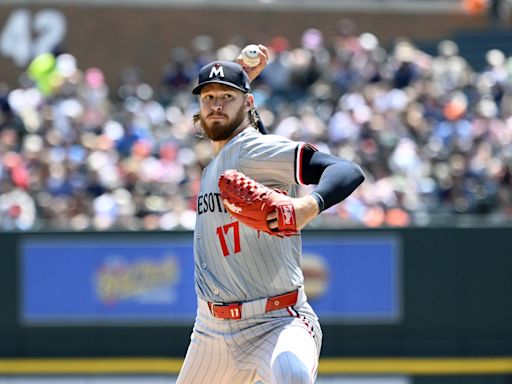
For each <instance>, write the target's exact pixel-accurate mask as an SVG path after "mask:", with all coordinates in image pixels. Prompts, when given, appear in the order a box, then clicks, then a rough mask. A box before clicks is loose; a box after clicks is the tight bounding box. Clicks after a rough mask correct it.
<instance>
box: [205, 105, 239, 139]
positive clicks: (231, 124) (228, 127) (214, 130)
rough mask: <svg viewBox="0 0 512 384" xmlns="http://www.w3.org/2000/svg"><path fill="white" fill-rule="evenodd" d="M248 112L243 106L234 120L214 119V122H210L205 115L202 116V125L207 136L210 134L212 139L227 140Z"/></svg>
mask: <svg viewBox="0 0 512 384" xmlns="http://www.w3.org/2000/svg"><path fill="white" fill-rule="evenodd" d="M246 113H247V112H246V111H245V110H244V109H243V108H241V109H240V111H239V112H238V114H237V115H236V116H235V117H234V118H233V120H228V121H226V122H222V121H214V122H212V123H209V122H208V120H207V119H205V118H204V117H203V116H200V120H201V127H202V128H203V131H204V133H205V134H206V136H208V138H209V139H210V140H212V141H222V140H227V139H229V138H230V137H231V135H232V134H233V132H234V131H235V130H236V129H237V128H238V126H239V125H240V124H241V123H242V121H243V120H244V117H245V114H246Z"/></svg>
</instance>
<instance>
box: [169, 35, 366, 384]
mask: <svg viewBox="0 0 512 384" xmlns="http://www.w3.org/2000/svg"><path fill="white" fill-rule="evenodd" d="M258 48H259V53H258V54H259V58H260V60H259V63H257V65H256V66H253V67H249V66H247V65H245V64H244V63H243V62H242V60H241V59H239V60H237V62H236V63H234V62H226V61H216V62H212V63H210V64H208V65H206V66H204V67H203V68H202V69H201V70H200V72H199V78H198V82H197V86H196V87H195V88H194V89H193V93H194V94H196V95H198V98H199V113H198V114H197V115H196V117H195V123H196V124H198V125H199V126H200V128H201V129H202V130H203V131H204V134H205V135H206V136H207V137H208V138H209V139H210V141H211V143H212V146H213V150H214V153H215V158H214V159H213V160H212V161H211V162H210V163H209V164H208V166H207V167H206V168H205V169H204V171H203V174H202V176H201V187H200V191H199V196H198V201H197V222H196V228H195V231H194V258H195V286H196V292H197V300H198V309H197V317H196V321H195V324H194V329H193V332H192V336H191V340H190V345H189V348H188V351H187V354H186V357H185V361H184V363H183V367H182V369H181V372H180V374H179V377H178V381H177V382H178V383H179V384H185V383H186V384H200V383H206V384H214V383H215V384H221V383H225V384H238V383H248V384H252V383H273V384H284V383H293V384H299V383H300V384H311V383H313V382H314V381H315V379H316V375H317V366H318V358H319V354H320V348H321V343H322V331H321V328H320V325H319V322H318V318H317V316H316V314H315V312H314V311H313V309H312V308H311V306H310V305H309V304H308V302H307V298H306V295H305V293H304V286H303V285H304V278H303V275H302V271H301V267H300V257H301V236H300V230H301V229H302V228H303V227H304V226H305V225H306V224H307V223H308V222H309V221H310V220H312V219H313V218H314V217H315V216H316V215H318V214H319V213H320V212H321V211H322V210H324V209H327V208H329V207H330V206H332V205H334V204H336V203H338V202H340V201H342V200H344V199H345V198H346V197H347V196H349V195H350V194H351V193H352V192H353V191H354V190H355V189H356V188H357V187H358V186H359V184H361V183H362V182H363V180H364V176H363V172H362V171H361V169H360V168H359V167H358V166H357V165H355V164H353V163H351V162H348V161H345V160H342V159H339V158H337V157H334V156H331V155H328V154H325V153H321V152H319V151H317V150H316V149H315V147H313V146H312V145H310V144H307V143H302V142H294V141H291V140H288V139H286V138H283V137H280V136H276V135H270V134H266V131H265V129H264V127H263V125H262V124H261V121H259V118H258V115H257V112H256V111H255V106H254V98H253V96H252V95H251V88H250V82H251V81H252V80H254V79H255V78H256V77H257V76H258V75H259V74H260V73H261V71H262V70H263V68H264V67H265V65H266V63H267V60H268V51H267V48H266V47H264V46H262V45H259V46H258ZM301 184H302V185H306V184H314V185H315V189H314V190H313V192H312V193H311V194H309V195H307V196H304V197H295V196H296V189H297V186H298V185H301Z"/></svg>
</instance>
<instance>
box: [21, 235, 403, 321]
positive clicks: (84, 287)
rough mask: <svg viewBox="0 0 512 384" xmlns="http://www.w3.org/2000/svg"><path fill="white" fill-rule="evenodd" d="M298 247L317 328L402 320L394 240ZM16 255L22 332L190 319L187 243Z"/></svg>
mask: <svg viewBox="0 0 512 384" xmlns="http://www.w3.org/2000/svg"><path fill="white" fill-rule="evenodd" d="M303 248H304V255H303V262H302V267H303V271H304V276H305V286H306V293H307V295H308V297H309V300H310V303H311V305H312V306H313V308H314V309H315V311H316V312H317V313H318V315H319V317H320V318H321V320H322V321H323V322H328V321H336V322H355V323H367V322H370V323H392V322H396V321H399V320H400V316H401V300H400V298H401V292H400V289H401V285H400V281H401V276H400V258H399V249H400V247H399V242H398V241H397V239H395V238H393V237H389V236H388V237H340V238H326V239H322V240H321V241H320V240H318V239H305V240H304V244H303ZM20 251H21V252H20V254H21V262H20V272H21V275H20V282H21V296H20V300H21V303H20V320H21V322H22V323H24V324H27V325H82V324H84V325H102V324H103V325H113V324H144V325H146V324H147V325H151V324H159V325H161V324H170V323H192V322H193V320H194V317H195V312H196V295H195V290H194V259H193V249H192V244H191V242H189V241H185V240H180V241H177V240H172V239H165V238H163V237H162V238H159V239H158V240H155V239H154V238H152V239H148V238H144V237H138V236H133V237H131V238H126V236H125V237H120V238H118V239H117V238H116V239H114V238H111V237H109V238H101V237H100V236H94V235H91V236H89V237H88V238H86V239H84V238H83V237H80V238H79V237H76V238H66V237H64V238H63V237H56V236H52V235H49V236H45V237H41V236H38V237H30V236H28V237H25V238H24V240H23V242H22V245H21V250H20Z"/></svg>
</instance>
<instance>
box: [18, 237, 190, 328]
mask: <svg viewBox="0 0 512 384" xmlns="http://www.w3.org/2000/svg"><path fill="white" fill-rule="evenodd" d="M21 254H22V263H21V268H22V284H23V287H22V296H23V297H22V311H21V319H22V321H23V322H24V323H27V324H43V323H46V324H50V323H55V324H57V323H58V324H66V323H94V324H101V323H109V324H111V323H123V322H131V323H134V322H135V323H140V322H143V323H148V322H173V321H174V322H176V321H187V322H190V321H192V320H193V319H194V316H195V311H196V306H197V304H196V296H195V291H194V282H193V280H194V279H193V275H194V257H193V253H192V247H191V245H190V243H184V244H180V243H175V242H172V241H163V240H162V241H155V240H144V239H137V240H135V239H131V240H127V239H126V238H123V239H119V240H98V238H97V237H95V238H94V239H93V240H90V241H84V240H62V239H61V240H55V239H54V238H52V239H51V240H50V238H48V239H46V240H39V239H30V238H27V239H25V241H23V243H22V250H21Z"/></svg>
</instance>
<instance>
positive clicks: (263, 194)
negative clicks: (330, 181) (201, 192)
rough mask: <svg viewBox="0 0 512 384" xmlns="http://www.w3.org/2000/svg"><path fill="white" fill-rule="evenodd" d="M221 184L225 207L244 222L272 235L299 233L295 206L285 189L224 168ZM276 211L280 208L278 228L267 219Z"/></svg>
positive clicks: (220, 179)
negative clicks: (274, 227) (269, 224)
mask: <svg viewBox="0 0 512 384" xmlns="http://www.w3.org/2000/svg"><path fill="white" fill-rule="evenodd" d="M219 188H220V196H221V198H222V203H223V204H224V207H226V209H227V210H228V212H229V214H230V215H231V216H233V217H234V218H235V219H237V220H239V221H241V222H242V223H244V224H245V225H248V226H249V227H251V228H253V229H256V230H258V231H263V232H266V233H268V234H269V235H272V236H279V237H283V236H292V235H295V234H297V221H296V217H295V209H294V208H293V204H292V201H291V199H290V197H288V196H287V195H286V192H283V191H280V190H278V189H272V188H268V187H266V186H264V185H263V184H260V183H258V182H257V181H255V180H253V179H251V178H250V177H248V176H246V175H244V174H243V173H241V172H239V171H236V170H234V169H228V170H226V171H224V172H222V174H221V175H220V177H219ZM273 211H276V212H277V228H276V229H271V228H270V227H269V226H268V222H267V215H268V214H269V213H271V212H273Z"/></svg>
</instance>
